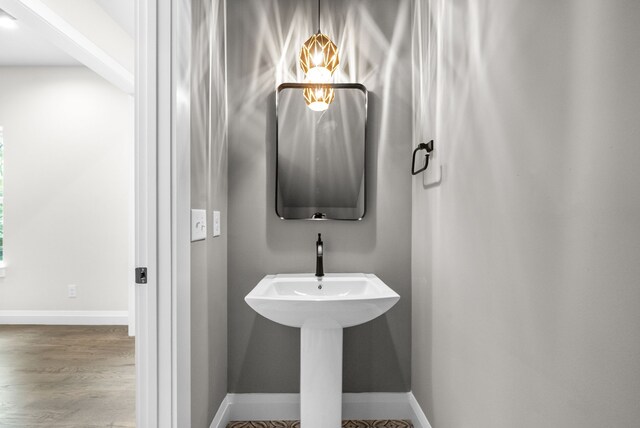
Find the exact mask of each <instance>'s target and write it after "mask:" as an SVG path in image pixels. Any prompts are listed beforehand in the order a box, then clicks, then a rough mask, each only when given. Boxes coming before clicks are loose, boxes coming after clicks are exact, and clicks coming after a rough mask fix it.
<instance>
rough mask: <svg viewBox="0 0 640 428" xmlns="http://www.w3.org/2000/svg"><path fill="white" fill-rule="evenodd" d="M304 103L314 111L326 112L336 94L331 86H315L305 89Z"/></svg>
mask: <svg viewBox="0 0 640 428" xmlns="http://www.w3.org/2000/svg"><path fill="white" fill-rule="evenodd" d="M303 94H304V102H305V103H306V104H307V106H309V108H310V109H311V110H313V111H324V110H326V109H327V108H328V107H329V104H331V103H332V102H333V99H334V98H335V97H336V94H335V92H334V90H333V88H331V87H330V86H325V85H313V86H310V87H307V88H304V91H303Z"/></svg>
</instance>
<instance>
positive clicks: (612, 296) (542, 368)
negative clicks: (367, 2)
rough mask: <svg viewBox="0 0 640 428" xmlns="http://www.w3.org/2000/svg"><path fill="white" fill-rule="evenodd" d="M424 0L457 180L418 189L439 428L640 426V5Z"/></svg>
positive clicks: (430, 88) (439, 107) (430, 60)
mask: <svg viewBox="0 0 640 428" xmlns="http://www.w3.org/2000/svg"><path fill="white" fill-rule="evenodd" d="M416 3H417V6H420V5H421V6H422V7H423V13H425V19H423V20H422V25H423V27H422V30H423V32H422V42H423V48H424V49H423V52H422V57H421V58H422V60H423V64H422V65H423V68H422V69H419V68H418V69H417V72H418V75H419V76H420V77H421V78H420V79H418V83H420V82H421V83H422V86H423V89H422V90H421V91H419V92H418V93H419V94H421V96H422V97H423V98H422V100H421V102H422V103H423V104H424V105H423V106H422V107H421V111H422V112H423V113H424V115H423V116H422V122H418V123H417V124H416V133H417V134H418V135H417V136H426V137H430V136H434V137H435V138H436V142H437V148H438V150H440V161H441V164H442V166H443V172H444V174H443V178H442V182H441V183H440V184H439V185H432V186H425V185H424V183H427V184H429V183H428V180H427V181H423V180H425V178H424V177H417V178H415V179H414V182H413V185H414V186H413V189H414V194H413V238H414V239H413V251H412V254H413V270H412V271H413V278H412V282H413V287H412V288H413V302H412V303H413V317H412V318H413V322H412V326H413V335H412V337H413V352H412V361H413V364H412V367H413V370H412V374H413V376H412V385H413V391H414V393H415V395H416V397H417V398H418V400H419V402H420V404H421V405H422V407H423V409H424V410H425V411H426V413H427V415H428V417H429V418H430V421H431V423H432V425H433V426H434V427H437V428H447V427H451V428H458V427H469V426H473V427H478V428H482V427H491V428H512V427H521V428H526V427H541V426H544V427H556V428H574V427H575V428H578V427H580V428H585V427H594V428H595V427H603V426H607V427H626V428H630V427H637V426H638V423H639V422H638V421H639V420H640V406H639V405H638V403H640V386H639V385H640V310H639V308H640V286H639V278H640V264H639V263H638V257H639V254H640V223H639V220H638V219H640V192H639V191H638V189H640V168H638V165H639V164H640V144H638V143H639V140H640V79H638V75H640V50H639V49H638V44H639V42H640V27H639V26H638V22H640V3H639V2H637V1H635V0H628V1H625V0H573V1H560V2H559V1H553V0H546V1H533V2H532V1H524V0H517V1H514V0H487V1H483V2H461V1H449V0H447V1H444V0H433V1H418V2H416ZM427 7H429V8H430V11H431V12H432V13H431V14H430V15H429V14H428V12H429V10H428V9H426V8H427ZM415 35H416V42H417V41H419V40H420V37H419V34H418V33H415ZM429 36H431V37H429ZM416 45H417V43H416ZM436 46H438V47H439V50H438V52H437V54H438V55H435V54H434V49H435V47H436ZM434 58H437V62H436V61H434ZM418 65H419V64H418ZM436 65H437V66H436ZM434 82H437V90H435V88H436V86H434ZM419 101H420V100H419ZM436 181H437V180H436Z"/></svg>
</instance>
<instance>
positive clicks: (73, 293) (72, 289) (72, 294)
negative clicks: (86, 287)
mask: <svg viewBox="0 0 640 428" xmlns="http://www.w3.org/2000/svg"><path fill="white" fill-rule="evenodd" d="M67 297H69V298H70V299H75V298H76V297H78V288H77V286H76V285H75V284H70V285H67Z"/></svg>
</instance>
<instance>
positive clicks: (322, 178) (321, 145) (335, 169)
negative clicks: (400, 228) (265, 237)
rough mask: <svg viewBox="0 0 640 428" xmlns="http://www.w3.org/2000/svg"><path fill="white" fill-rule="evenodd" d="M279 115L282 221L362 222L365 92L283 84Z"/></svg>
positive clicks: (348, 86) (353, 87) (352, 86)
mask: <svg viewBox="0 0 640 428" xmlns="http://www.w3.org/2000/svg"><path fill="white" fill-rule="evenodd" d="M318 101H319V102H318ZM323 101H328V106H327V103H325V104H324V105H323V104H322V102H323ZM314 102H317V103H316V104H313V103H314ZM322 108H325V109H324V110H323V111H316V110H319V109H322ZM276 115H277V150H276V153H277V154H276V159H277V166H276V213H277V214H278V216H279V217H280V218H282V219H298V220H300V219H305V220H361V219H362V217H364V213H365V147H366V127H367V89H366V88H365V87H364V86H363V85H360V84H357V83H335V84H323V85H313V84H305V83H284V84H282V85H280V86H279V87H278V92H277V98H276Z"/></svg>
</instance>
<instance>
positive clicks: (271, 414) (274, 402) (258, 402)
mask: <svg viewBox="0 0 640 428" xmlns="http://www.w3.org/2000/svg"><path fill="white" fill-rule="evenodd" d="M342 418H343V419H411V420H412V421H413V426H414V427H415V428H431V425H430V424H429V421H428V420H427V417H426V416H425V414H424V412H423V411H422V409H421V408H420V405H419V404H418V402H417V401H416V399H415V397H414V396H413V394H412V393H411V392H399V393H395V392H390V393H387V392H371V393H361V394H342ZM297 419H300V394H227V396H226V397H225V399H224V400H223V401H222V404H221V405H220V408H219V409H218V411H217V413H216V415H215V417H214V418H213V422H212V423H211V426H210V428H226V426H227V424H228V423H229V422H230V421H265V420H267V421H268V420H297Z"/></svg>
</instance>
